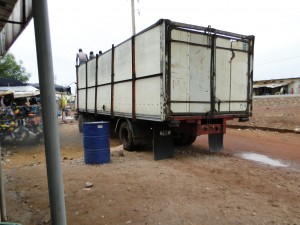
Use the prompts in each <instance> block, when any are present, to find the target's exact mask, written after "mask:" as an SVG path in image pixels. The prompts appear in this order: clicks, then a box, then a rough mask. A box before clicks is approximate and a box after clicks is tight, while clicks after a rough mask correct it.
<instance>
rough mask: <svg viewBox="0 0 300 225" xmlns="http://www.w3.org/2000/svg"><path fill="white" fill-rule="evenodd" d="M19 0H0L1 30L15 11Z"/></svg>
mask: <svg viewBox="0 0 300 225" xmlns="http://www.w3.org/2000/svg"><path fill="white" fill-rule="evenodd" d="M16 2H17V0H0V31H2V30H3V28H4V26H5V24H6V22H7V21H8V18H9V17H10V15H11V14H12V12H13V9H14V7H15V4H16Z"/></svg>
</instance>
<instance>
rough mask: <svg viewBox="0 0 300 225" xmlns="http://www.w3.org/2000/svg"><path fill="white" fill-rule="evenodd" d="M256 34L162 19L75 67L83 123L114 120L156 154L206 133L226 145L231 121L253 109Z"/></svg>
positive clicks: (130, 142)
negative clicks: (243, 33) (151, 148)
mask: <svg viewBox="0 0 300 225" xmlns="http://www.w3.org/2000/svg"><path fill="white" fill-rule="evenodd" d="M253 56H254V36H250V35H241V34H236V33H232V32H227V31H221V30H216V29H213V28H211V27H201V26H195V25H190V24H184V23H178V22H173V21H170V20H165V19H161V20H159V21H158V22H157V23H155V24H154V25H152V26H150V27H148V28H147V29H145V30H143V31H141V32H140V33H138V34H136V35H134V36H132V37H131V38H129V39H127V40H125V41H124V42H122V43H121V44H119V45H117V46H114V45H112V48H111V49H110V50H108V51H106V52H104V53H103V54H101V55H97V57H96V59H93V60H90V61H88V62H87V63H86V64H84V65H81V66H79V67H76V74H77V110H78V112H77V113H78V120H79V130H80V131H82V124H83V122H87V121H103V120H106V121H110V124H111V129H113V130H115V132H117V134H118V135H119V138H120V140H121V142H122V143H123V147H124V149H126V150H133V149H135V148H137V146H141V145H145V144H146V143H147V141H148V142H149V140H151V141H152V142H150V143H152V146H153V152H154V159H156V160H157V159H164V158H170V157H172V156H173V146H174V144H175V145H190V144H192V143H193V142H194V141H195V139H196V137H197V136H199V135H204V134H205V135H208V143H209V149H210V150H211V151H220V150H222V149H223V134H225V132H226V121H227V120H232V119H234V118H239V119H240V121H243V120H247V119H248V117H249V116H251V114H252V82H253Z"/></svg>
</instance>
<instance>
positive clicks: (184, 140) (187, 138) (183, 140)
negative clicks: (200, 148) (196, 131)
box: [174, 133, 197, 146]
mask: <svg viewBox="0 0 300 225" xmlns="http://www.w3.org/2000/svg"><path fill="white" fill-rule="evenodd" d="M196 138H197V135H190V134H182V133H181V134H180V135H177V136H176V137H175V138H174V144H175V145H176V146H185V145H191V144H193V143H194V141H195V140H196Z"/></svg>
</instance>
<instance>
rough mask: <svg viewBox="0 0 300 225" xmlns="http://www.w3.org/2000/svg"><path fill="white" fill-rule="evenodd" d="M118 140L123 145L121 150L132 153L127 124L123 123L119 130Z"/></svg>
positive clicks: (131, 142) (131, 140) (130, 135)
mask: <svg viewBox="0 0 300 225" xmlns="http://www.w3.org/2000/svg"><path fill="white" fill-rule="evenodd" d="M119 139H120V141H121V142H122V144H123V148H124V149H125V150H128V151H132V150H133V147H134V143H133V136H132V131H131V129H130V127H129V124H128V123H127V122H123V123H122V124H121V126H120V129H119Z"/></svg>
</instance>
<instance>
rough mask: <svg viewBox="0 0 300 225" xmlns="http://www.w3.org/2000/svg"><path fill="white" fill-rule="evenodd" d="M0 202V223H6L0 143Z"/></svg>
mask: <svg viewBox="0 0 300 225" xmlns="http://www.w3.org/2000/svg"><path fill="white" fill-rule="evenodd" d="M0 201H1V218H0V221H7V215H6V204H5V194H4V182H3V171H2V156H1V143H0Z"/></svg>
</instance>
